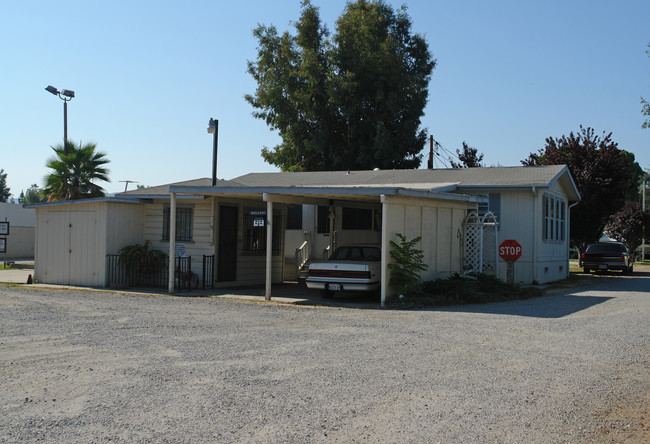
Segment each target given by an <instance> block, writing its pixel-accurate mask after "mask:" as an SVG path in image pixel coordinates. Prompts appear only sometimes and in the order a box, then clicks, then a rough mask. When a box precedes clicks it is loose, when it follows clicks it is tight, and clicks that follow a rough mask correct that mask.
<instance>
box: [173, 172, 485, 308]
mask: <svg viewBox="0 0 650 444" xmlns="http://www.w3.org/2000/svg"><path fill="white" fill-rule="evenodd" d="M169 191H170V196H171V199H172V200H173V201H175V199H176V198H178V196H180V195H183V196H201V198H206V197H211V196H212V197H219V196H221V197H228V198H240V199H252V200H257V199H259V200H261V201H263V202H266V203H267V214H272V213H273V203H286V204H308V205H332V204H333V205H337V203H339V202H351V201H352V202H355V201H356V202H371V203H377V204H380V205H381V206H382V213H381V214H382V227H383V228H382V236H381V251H382V258H381V263H382V265H381V267H382V285H381V304H382V306H383V305H384V303H385V301H386V295H387V292H386V286H387V283H388V281H387V270H388V257H389V256H388V249H389V241H390V239H389V236H388V233H387V232H386V228H385V227H386V226H387V221H386V217H387V211H386V208H387V205H388V203H389V202H390V201H391V200H394V199H400V200H401V199H408V200H413V202H417V201H426V202H428V201H453V202H462V203H466V204H471V203H479V202H486V201H487V198H486V197H485V196H481V195H472V194H460V193H457V192H450V191H458V190H457V187H456V184H449V183H446V184H439V187H436V188H430V185H429V188H426V187H419V186H418V184H412V187H406V186H282V187H250V186H173V185H172V186H170V188H169ZM173 224H174V222H172V225H173ZM271 224H272V220H271V219H270V218H269V220H268V221H267V223H266V226H267V234H266V235H267V240H266V242H267V255H266V276H265V299H266V300H270V299H271V279H272V276H271V275H272V272H271V270H272V266H271V245H272V229H271ZM173 226H175V225H173ZM170 231H172V232H173V231H175V229H171V230H170ZM171 288H172V287H171V284H170V291H171Z"/></svg>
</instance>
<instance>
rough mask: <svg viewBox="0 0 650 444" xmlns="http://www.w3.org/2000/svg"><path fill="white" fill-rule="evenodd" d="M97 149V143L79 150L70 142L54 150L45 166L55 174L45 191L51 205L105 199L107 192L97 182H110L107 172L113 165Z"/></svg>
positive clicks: (51, 175) (47, 178)
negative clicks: (59, 201) (67, 201)
mask: <svg viewBox="0 0 650 444" xmlns="http://www.w3.org/2000/svg"><path fill="white" fill-rule="evenodd" d="M96 148H97V145H96V144H94V143H87V144H85V145H82V144H81V143H79V146H78V147H77V146H75V145H74V143H73V142H71V141H70V140H66V141H64V143H63V144H60V145H57V146H54V147H52V149H53V150H54V153H55V154H54V156H52V157H51V158H50V159H48V161H47V164H46V166H47V167H48V168H50V169H51V170H52V171H51V172H50V173H49V174H48V175H47V176H45V187H44V188H43V193H44V194H45V195H46V196H47V200H48V202H52V201H57V200H75V199H85V198H90V197H101V196H104V189H103V188H102V187H100V186H99V185H97V184H96V183H94V182H95V181H105V182H110V179H109V178H108V173H109V170H108V169H106V168H105V165H106V164H107V163H109V162H110V161H109V160H108V159H107V158H106V154H105V153H102V152H98V151H96Z"/></svg>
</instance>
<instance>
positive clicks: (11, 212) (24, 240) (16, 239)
mask: <svg viewBox="0 0 650 444" xmlns="http://www.w3.org/2000/svg"><path fill="white" fill-rule="evenodd" d="M35 216H36V214H35V211H34V210H32V209H28V208H23V206H22V205H20V204H15V203H7V202H2V203H0V221H1V222H5V221H6V222H9V234H8V235H4V234H0V237H2V238H4V239H5V246H6V250H7V251H6V257H7V258H8V259H31V258H33V257H34V232H35V225H36V224H35ZM2 257H5V253H3V254H2Z"/></svg>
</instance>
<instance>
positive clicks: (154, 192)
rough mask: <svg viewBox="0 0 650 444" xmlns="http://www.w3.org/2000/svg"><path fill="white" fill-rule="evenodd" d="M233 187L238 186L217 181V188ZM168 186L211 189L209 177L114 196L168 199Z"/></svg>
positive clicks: (139, 189) (227, 181)
mask: <svg viewBox="0 0 650 444" xmlns="http://www.w3.org/2000/svg"><path fill="white" fill-rule="evenodd" d="M229 185H230V186H233V185H239V184H237V183H235V182H233V181H230V180H223V179H218V180H217V186H222V187H223V186H229ZM170 186H185V187H190V186H191V187H211V186H212V179H210V178H209V177H203V178H201V179H192V180H184V181H182V182H174V183H167V184H164V185H156V186H153V187H146V188H138V189H135V190H130V191H124V192H122V193H116V194H115V195H116V196H133V197H136V196H137V197H143V198H149V199H153V198H155V197H160V196H162V197H165V198H169V187H170Z"/></svg>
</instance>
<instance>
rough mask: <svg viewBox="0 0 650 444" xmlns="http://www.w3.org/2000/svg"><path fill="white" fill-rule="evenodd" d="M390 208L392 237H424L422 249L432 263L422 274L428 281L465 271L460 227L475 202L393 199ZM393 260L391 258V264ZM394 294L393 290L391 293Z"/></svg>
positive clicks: (389, 226)
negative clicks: (400, 235)
mask: <svg viewBox="0 0 650 444" xmlns="http://www.w3.org/2000/svg"><path fill="white" fill-rule="evenodd" d="M387 205H388V208H387V213H388V214H387V220H385V221H384V223H386V224H387V230H388V238H389V239H390V240H393V241H395V242H397V241H398V238H397V236H396V234H398V233H399V234H403V235H405V236H406V238H407V240H411V239H413V238H415V237H417V236H422V241H421V243H420V246H419V248H420V249H422V250H423V252H424V262H425V263H426V265H427V266H428V269H427V270H426V271H423V272H422V273H421V278H422V279H424V280H431V279H438V278H444V277H447V276H449V275H450V274H452V273H460V272H461V271H462V253H461V245H460V239H459V237H458V233H459V230H462V223H463V220H464V218H465V214H466V212H467V209H468V208H475V207H476V204H474V203H467V204H465V203H456V202H450V201H436V200H422V199H407V198H389V200H388V204H387ZM390 262H391V260H390V259H389V263H390ZM389 293H390V292H389Z"/></svg>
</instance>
